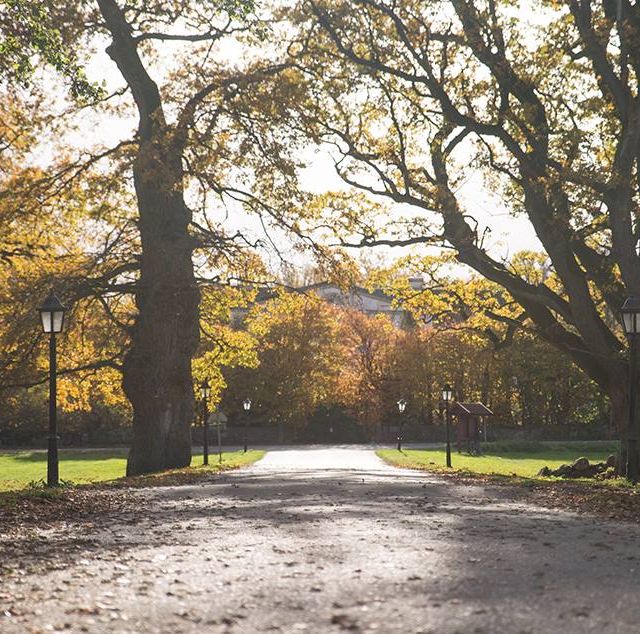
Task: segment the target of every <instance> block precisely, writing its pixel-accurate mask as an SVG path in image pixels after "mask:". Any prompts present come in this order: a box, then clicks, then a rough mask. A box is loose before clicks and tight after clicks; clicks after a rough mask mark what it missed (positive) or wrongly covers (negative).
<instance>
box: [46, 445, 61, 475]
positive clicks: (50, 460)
mask: <svg viewBox="0 0 640 634" xmlns="http://www.w3.org/2000/svg"><path fill="white" fill-rule="evenodd" d="M58 484H59V475H58V437H57V436H49V440H48V448H47V486H50V487H57V486H58Z"/></svg>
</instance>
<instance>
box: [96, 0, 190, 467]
mask: <svg viewBox="0 0 640 634" xmlns="http://www.w3.org/2000/svg"><path fill="white" fill-rule="evenodd" d="M98 6H99V8H100V12H101V14H102V16H103V18H104V21H105V25H106V27H107V28H108V29H109V31H110V33H111V35H112V37H113V41H112V42H111V44H110V45H109V47H108V48H107V52H108V53H109V55H110V56H111V58H112V59H113V60H114V61H115V63H116V64H117V66H118V69H119V70H120V72H121V74H122V76H123V77H124V79H125V80H126V82H127V85H128V86H129V88H130V89H131V93H132V95H133V98H134V100H135V102H136V106H137V108H138V114H139V125H138V141H139V147H138V152H137V155H136V159H135V161H134V165H133V178H134V183H135V188H136V194H137V200H138V212H139V221H138V228H139V230H140V239H141V245H142V255H141V262H140V267H141V268H140V279H139V281H138V284H137V287H136V305H137V307H138V316H137V319H136V323H135V326H134V328H133V332H132V337H131V347H130V350H129V353H128V354H127V356H126V357H125V360H124V368H123V374H124V376H123V388H124V391H125V394H126V395H127V398H128V399H129V400H130V401H131V405H132V407H133V432H134V440H133V446H132V447H131V451H130V453H129V460H128V463H127V475H136V474H139V473H148V472H151V471H159V470H161V469H167V468H171V467H185V466H187V465H189V463H190V462H191V422H192V420H193V406H194V399H193V385H192V379H191V359H192V357H193V355H194V354H195V352H196V348H197V345H198V338H199V337H198V336H199V324H198V304H199V301H200V295H199V292H198V288H197V285H196V282H195V278H194V274H193V262H192V259H191V256H192V251H193V247H194V243H193V240H192V238H191V237H190V235H189V223H190V221H191V212H190V211H189V209H188V208H187V206H186V205H185V203H184V193H183V189H182V179H183V172H182V151H183V148H184V143H185V141H186V131H185V129H184V127H183V128H182V129H171V128H170V127H169V126H168V125H167V123H166V119H165V116H164V112H163V109H162V99H161V96H160V91H159V90H158V86H157V85H156V83H155V82H154V81H153V80H152V79H151V77H150V76H149V74H148V72H147V70H146V68H145V67H144V64H143V63H142V60H141V58H140V56H139V54H138V49H137V41H136V40H134V38H133V37H132V28H131V26H130V25H129V24H128V23H127V20H126V16H125V14H124V12H123V10H122V9H121V8H120V6H119V4H118V2H117V1H116V0H98Z"/></svg>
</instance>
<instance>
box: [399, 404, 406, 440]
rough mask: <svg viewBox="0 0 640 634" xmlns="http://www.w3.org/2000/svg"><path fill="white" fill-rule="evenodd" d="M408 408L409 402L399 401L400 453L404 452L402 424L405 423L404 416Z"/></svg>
mask: <svg viewBox="0 0 640 634" xmlns="http://www.w3.org/2000/svg"><path fill="white" fill-rule="evenodd" d="M406 407H407V401H405V400H404V399H403V398H401V399H400V400H399V401H398V411H399V412H400V429H399V431H398V451H401V450H402V424H403V423H404V418H403V416H402V414H404V410H405V408H406Z"/></svg>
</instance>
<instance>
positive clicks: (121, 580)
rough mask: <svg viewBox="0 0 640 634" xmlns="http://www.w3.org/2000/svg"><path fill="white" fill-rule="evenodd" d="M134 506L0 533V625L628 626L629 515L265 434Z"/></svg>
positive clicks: (631, 626) (632, 535) (633, 584)
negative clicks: (210, 478)
mask: <svg viewBox="0 0 640 634" xmlns="http://www.w3.org/2000/svg"><path fill="white" fill-rule="evenodd" d="M135 495H136V496H137V499H138V503H139V504H138V510H137V511H136V512H135V513H127V514H123V513H120V514H117V515H115V516H109V517H102V518H97V519H94V520H92V521H91V522H85V523H81V524H77V523H76V524H72V525H69V526H56V527H55V528H53V529H50V530H48V531H40V532H39V533H38V534H37V536H36V539H35V540H34V538H33V536H31V537H29V538H28V539H27V538H26V537H25V540H24V541H21V540H17V541H16V540H13V541H11V542H9V541H8V540H4V541H0V555H2V561H3V563H4V564H5V565H6V564H7V562H11V565H12V567H13V570H12V571H10V572H9V573H7V574H5V578H4V579H2V580H1V582H2V583H1V585H0V632H2V633H3V634H6V633H13V632H20V633H22V632H39V631H52V630H53V631H56V630H67V631H84V632H135V633H141V632H163V633H164V632H166V633H171V634H177V633H179V632H196V631H197V632H236V633H240V632H286V633H287V634H288V633H291V632H313V633H317V632H344V631H352V632H402V633H410V632H433V633H441V632H443V633H447V632H460V633H471V632H487V633H492V634H493V633H503V632H504V633H507V632H519V633H525V632H536V633H538V632H554V633H555V632H563V633H567V632H580V633H582V632H590V631H598V632H634V633H635V632H638V631H640V602H639V601H638V599H639V598H640V540H639V537H640V528H639V527H637V526H634V525H631V524H622V523H616V522H611V521H604V520H600V519H594V518H589V517H584V516H578V515H574V514H571V513H566V512H561V511H551V510H548V509H542V508H537V507H533V506H531V505H527V504H524V503H522V502H518V501H517V499H516V498H514V497H512V496H513V493H512V492H510V489H509V488H507V487H499V488H491V487H485V486H477V487H476V486H468V485H457V484H454V483H451V482H449V481H446V482H445V481H443V480H442V479H440V478H437V477H436V476H431V475H424V474H421V473H417V472H411V471H402V470H398V469H393V468H391V467H388V466H386V465H384V464H382V462H381V461H380V460H379V459H378V458H377V457H376V456H375V455H374V454H373V452H372V451H370V450H366V449H354V448H344V447H337V448H326V449H299V450H277V451H272V452H269V453H268V454H267V456H266V457H265V458H264V459H263V460H262V461H261V462H259V463H257V464H256V465H254V466H253V467H251V468H248V469H245V470H243V471H238V472H234V473H230V474H226V475H223V476H221V477H218V478H216V479H215V481H214V482H213V483H206V484H199V485H194V486H182V487H166V488H161V489H146V490H141V491H138V492H136V493H135Z"/></svg>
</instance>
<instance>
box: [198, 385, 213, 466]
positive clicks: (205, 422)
mask: <svg viewBox="0 0 640 634" xmlns="http://www.w3.org/2000/svg"><path fill="white" fill-rule="evenodd" d="M200 396H201V397H202V445H203V447H202V454H203V455H202V464H205V465H208V464H209V412H208V411H207V409H208V408H207V404H208V402H209V397H210V396H211V388H210V387H209V381H203V382H202V385H201V386H200Z"/></svg>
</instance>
